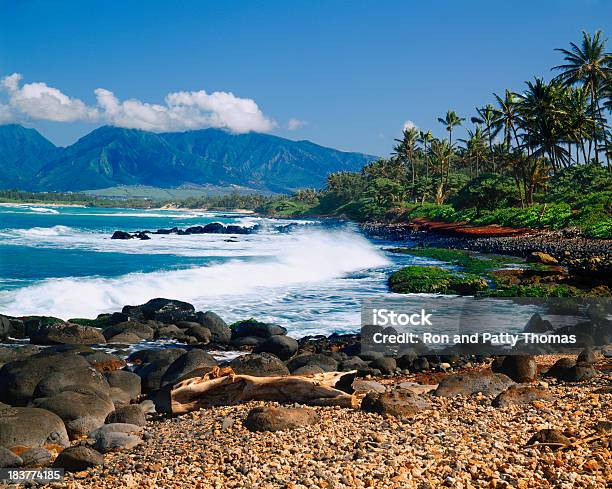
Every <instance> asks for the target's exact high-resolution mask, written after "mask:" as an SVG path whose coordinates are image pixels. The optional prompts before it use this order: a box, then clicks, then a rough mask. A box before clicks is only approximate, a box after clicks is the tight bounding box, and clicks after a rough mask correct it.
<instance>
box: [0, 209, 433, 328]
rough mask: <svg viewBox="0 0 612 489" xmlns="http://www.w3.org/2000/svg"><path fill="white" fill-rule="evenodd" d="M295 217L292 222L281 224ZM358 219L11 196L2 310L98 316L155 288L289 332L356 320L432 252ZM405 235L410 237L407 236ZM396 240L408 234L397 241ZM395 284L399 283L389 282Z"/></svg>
mask: <svg viewBox="0 0 612 489" xmlns="http://www.w3.org/2000/svg"><path fill="white" fill-rule="evenodd" d="M211 222H221V223H224V224H236V225H241V226H249V227H250V226H255V225H259V226H260V227H261V229H260V230H259V231H258V232H257V233H253V234H248V235H227V234H198V235H185V236H179V235H153V234H152V235H151V238H152V239H151V240H139V239H132V240H111V239H110V237H111V235H112V233H113V232H114V231H115V230H124V231H137V230H156V229H158V228H172V227H175V226H176V227H179V228H186V227H189V226H196V225H205V224H207V223H211ZM289 223H295V224H296V226H293V227H292V228H291V230H290V231H289V232H285V231H283V230H281V229H279V228H280V227H281V226H285V225H286V224H289ZM391 244H392V243H389V242H386V241H384V240H374V239H368V238H367V237H365V236H364V235H363V234H362V233H361V232H360V231H359V229H358V227H357V226H355V225H354V224H347V223H329V222H322V221H318V220H276V219H268V218H263V217H257V216H253V215H245V214H239V213H227V212H204V211H173V210H141V209H107V208H89V207H51V206H43V205H19V206H14V205H2V206H0V313H1V314H7V315H13V316H24V315H35V314H36V315H47V316H55V317H59V318H62V319H69V318H76V317H84V318H95V317H96V316H97V315H98V314H100V313H106V312H113V311H119V310H121V308H122V307H123V306H124V305H126V304H141V303H144V302H146V301H148V300H149V299H152V298H155V297H166V298H171V299H180V300H184V301H187V302H190V303H192V304H194V306H195V307H196V308H197V309H198V310H212V311H215V312H216V313H217V314H219V315H220V316H221V317H222V318H224V319H225V320H226V321H227V322H233V321H237V320H240V319H247V318H251V317H253V318H256V319H258V320H261V321H269V322H275V323H278V324H280V325H282V326H285V327H286V328H287V329H288V331H289V334H290V335H291V336H294V337H300V336H304V335H307V334H330V333H333V332H338V333H344V332H352V331H357V330H358V328H359V321H360V305H361V301H362V300H363V299H367V298H369V297H372V296H378V297H380V296H381V295H386V294H388V292H387V286H386V281H387V277H388V275H389V273H390V272H391V271H393V270H395V269H397V268H399V267H401V266H404V265H406V264H409V263H413V262H414V263H427V260H424V259H422V258H413V257H410V256H406V255H397V254H391V253H388V252H386V251H385V248H386V247H388V246H390V245H391ZM404 244H405V243H404ZM394 245H397V243H394ZM389 295H392V294H389Z"/></svg>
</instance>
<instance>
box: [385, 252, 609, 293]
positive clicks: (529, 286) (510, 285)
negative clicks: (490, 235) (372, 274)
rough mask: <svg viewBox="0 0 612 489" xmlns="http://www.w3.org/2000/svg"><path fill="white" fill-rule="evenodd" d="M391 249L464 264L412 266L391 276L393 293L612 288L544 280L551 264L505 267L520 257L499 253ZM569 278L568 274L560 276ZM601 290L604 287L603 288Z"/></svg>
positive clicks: (571, 291) (390, 281)
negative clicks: (499, 254) (583, 286)
mask: <svg viewBox="0 0 612 489" xmlns="http://www.w3.org/2000/svg"><path fill="white" fill-rule="evenodd" d="M389 251H391V252H394V253H404V254H409V255H413V256H419V257H424V258H432V259H435V260H440V261H442V262H445V263H448V264H450V265H454V266H457V267H460V269H461V270H460V271H454V270H448V269H445V268H441V267H437V266H408V267H405V268H402V269H400V270H398V271H396V272H394V273H393V274H391V276H390V277H389V288H390V289H391V291H393V292H397V293H401V294H407V293H439V294H459V295H478V296H480V297H583V296H599V295H602V296H608V295H609V289H608V288H599V289H598V288H597V287H596V288H593V289H583V288H580V287H576V286H575V285H572V284H566V283H556V281H550V282H542V281H541V278H542V277H546V276H547V274H550V273H551V272H550V271H551V267H550V266H548V265H543V264H540V263H528V264H527V263H525V264H524V265H525V266H524V267H522V268H524V269H526V270H527V271H528V272H527V273H523V272H522V271H521V270H520V269H517V270H509V269H505V270H502V271H498V270H500V269H502V268H503V267H504V266H505V265H508V264H509V263H516V262H517V260H518V259H517V258H510V257H504V256H498V255H489V256H481V255H474V254H472V253H471V252H468V251H464V250H454V249H446V248H433V247H431V248H429V247H427V248H392V249H390V250H389ZM559 279H560V280H566V279H567V277H560V278H559ZM600 289H601V290H600Z"/></svg>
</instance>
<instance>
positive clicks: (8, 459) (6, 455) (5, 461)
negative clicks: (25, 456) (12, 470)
mask: <svg viewBox="0 0 612 489" xmlns="http://www.w3.org/2000/svg"><path fill="white" fill-rule="evenodd" d="M22 463H23V460H21V457H19V456H17V455H15V454H14V453H13V452H11V451H10V450H9V449H8V448H4V447H3V446H0V468H5V467H19V466H20V465H21V464H22Z"/></svg>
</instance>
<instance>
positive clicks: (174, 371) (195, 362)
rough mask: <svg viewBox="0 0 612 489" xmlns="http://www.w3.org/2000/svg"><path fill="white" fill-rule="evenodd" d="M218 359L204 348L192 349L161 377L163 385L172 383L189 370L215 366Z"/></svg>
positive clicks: (175, 361) (173, 363)
mask: <svg viewBox="0 0 612 489" xmlns="http://www.w3.org/2000/svg"><path fill="white" fill-rule="evenodd" d="M216 365H217V361H216V360H215V359H214V357H213V356H212V355H210V354H209V353H206V352H205V351H203V350H197V349H195V350H190V351H188V352H187V353H185V354H183V355H181V356H180V357H178V358H177V359H176V360H174V362H172V363H171V364H170V366H169V367H168V369H167V370H166V372H165V373H164V375H163V377H162V379H161V384H160V385H161V386H164V385H166V384H172V383H174V382H176V381H177V380H178V379H180V378H181V377H183V376H185V375H187V374H188V373H189V372H192V371H193V370H196V369H198V368H202V367H214V366H216Z"/></svg>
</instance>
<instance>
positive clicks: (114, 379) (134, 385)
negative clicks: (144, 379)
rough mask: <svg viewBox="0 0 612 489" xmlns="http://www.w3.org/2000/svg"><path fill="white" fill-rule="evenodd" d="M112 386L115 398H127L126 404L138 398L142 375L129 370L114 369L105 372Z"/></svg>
mask: <svg viewBox="0 0 612 489" xmlns="http://www.w3.org/2000/svg"><path fill="white" fill-rule="evenodd" d="M104 375H105V377H106V381H107V382H108V385H109V386H110V396H111V398H112V399H113V402H114V401H115V399H125V402H124V403H125V404H129V402H130V401H135V400H136V399H138V396H140V393H141V389H142V387H141V380H140V376H138V375H137V374H135V373H134V372H128V371H127V370H114V371H112V372H107V373H106V374H104Z"/></svg>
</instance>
